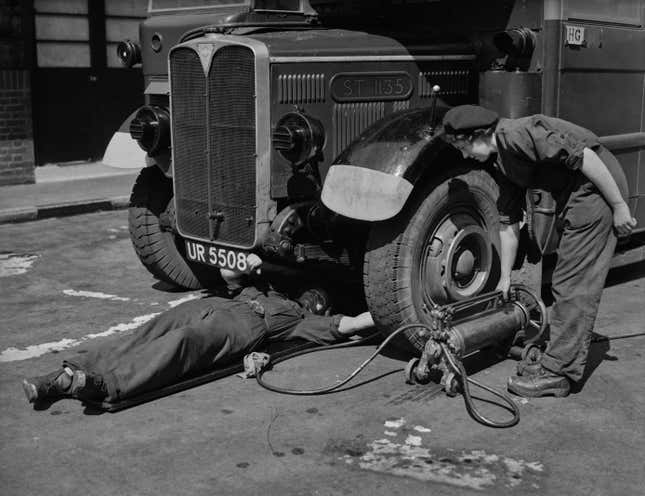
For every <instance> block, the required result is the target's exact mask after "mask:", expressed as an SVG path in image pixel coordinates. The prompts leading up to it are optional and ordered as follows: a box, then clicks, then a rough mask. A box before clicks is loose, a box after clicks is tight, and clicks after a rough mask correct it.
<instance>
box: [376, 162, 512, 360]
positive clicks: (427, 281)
mask: <svg viewBox="0 0 645 496" xmlns="http://www.w3.org/2000/svg"><path fill="white" fill-rule="evenodd" d="M497 196H498V189H497V184H496V183H495V181H494V180H493V179H492V178H491V176H490V175H489V174H488V173H486V172H485V171H483V170H469V171H464V172H462V173H456V174H455V175H453V176H452V177H448V178H444V179H443V180H440V181H438V182H436V183H434V184H431V185H429V186H428V187H426V188H425V189H422V190H420V191H418V192H417V194H416V195H415V197H413V198H411V199H410V201H409V202H408V205H406V207H405V208H404V210H403V211H402V212H401V213H400V214H399V215H397V216H396V217H394V218H393V219H389V220H387V221H385V222H380V223H377V224H375V225H374V226H373V228H372V230H371V232H370V236H369V239H368V244H367V249H366V254H365V263H364V271H363V283H364V287H365V296H366V299H367V304H368V307H369V310H370V312H371V313H372V316H373V318H374V320H375V322H376V324H377V325H378V326H379V328H380V329H381V330H382V331H383V332H384V333H385V334H391V333H392V332H394V331H395V330H396V329H397V328H398V327H399V326H400V325H403V324H408V323H413V322H421V323H426V324H427V323H431V320H430V315H429V312H430V310H431V309H432V306H433V305H441V304H445V303H448V302H451V301H456V300H461V299H464V298H469V297H471V296H475V295H477V294H479V293H481V292H484V291H487V290H490V289H492V288H494V287H495V285H496V283H497V280H498V279H499V219H498V215H497V209H496V206H495V201H496V198H497ZM396 342H397V343H398V344H399V345H400V346H402V347H404V348H406V349H407V350H408V351H416V352H418V351H421V350H422V349H423V346H424V344H425V341H424V340H423V339H421V338H420V337H419V336H418V330H414V329H411V330H408V331H405V332H404V336H403V339H399V340H398V341H396Z"/></svg>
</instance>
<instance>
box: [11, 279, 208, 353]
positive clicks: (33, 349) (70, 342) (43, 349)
mask: <svg viewBox="0 0 645 496" xmlns="http://www.w3.org/2000/svg"><path fill="white" fill-rule="evenodd" d="M63 293H64V294H66V295H68V296H81V297H87V298H99V299H106V300H115V301H129V298H123V297H121V296H116V295H111V294H107V293H101V292H94V291H76V290H74V289H66V290H64V291H63ZM202 297H203V295H202V294H201V293H189V294H187V295H186V296H183V297H181V298H179V299H177V300H171V301H169V302H168V306H169V307H170V308H174V307H176V306H178V305H181V304H182V303H185V302H187V301H191V300H196V299H199V298H202ZM161 313H162V312H155V313H149V314H146V315H140V316H138V317H134V318H133V319H132V320H131V321H130V322H126V323H123V324H117V325H115V326H112V327H110V328H109V329H108V330H106V331H103V332H98V333H90V334H86V335H85V336H81V337H80V338H74V339H70V338H65V339H61V340H60V341H51V342H48V343H41V344H36V345H32V346H27V347H26V348H24V349H19V348H16V347H13V346H12V347H9V348H7V349H6V350H4V351H2V352H1V353H0V363H1V362H15V361H19V360H28V359H30V358H36V357H39V356H41V355H44V354H46V353H50V352H52V351H63V350H66V349H68V348H73V347H75V346H78V345H80V344H82V343H84V342H86V341H89V340H91V339H96V338H103V337H107V336H111V335H112V334H117V333H121V332H126V331H130V330H133V329H136V328H137V327H139V326H140V325H143V324H145V323H146V322H148V321H150V320H152V319H153V318H155V317H156V316H157V315H159V314H161Z"/></svg>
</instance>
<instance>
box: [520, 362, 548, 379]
mask: <svg viewBox="0 0 645 496" xmlns="http://www.w3.org/2000/svg"><path fill="white" fill-rule="evenodd" d="M541 370H542V364H541V363H540V362H537V363H536V362H530V361H528V360H520V361H519V362H517V367H516V372H515V373H516V374H517V375H522V376H528V375H539V374H540V371H541Z"/></svg>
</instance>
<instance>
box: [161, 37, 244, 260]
mask: <svg viewBox="0 0 645 496" xmlns="http://www.w3.org/2000/svg"><path fill="white" fill-rule="evenodd" d="M170 71H171V74H170V77H171V82H172V110H173V141H174V149H173V161H174V162H173V167H174V180H175V194H176V196H177V198H176V202H177V214H176V215H177V223H178V226H179V228H180V230H181V232H182V233H184V234H186V235H188V236H193V237H197V238H203V239H211V240H213V241H220V242H222V243H230V244H234V245H239V246H246V247H250V246H252V245H253V243H254V241H255V202H256V200H255V183H256V179H255V163H256V151H255V143H256V141H255V134H256V133H255V98H254V94H255V60H254V54H253V51H252V50H250V49H248V48H246V47H241V46H236V45H233V46H225V47H222V48H220V49H219V50H218V51H217V52H215V54H214V56H213V60H212V63H211V67H210V72H209V75H208V78H206V77H205V76H204V71H203V69H202V65H201V62H200V59H199V56H198V55H197V54H196V53H195V52H194V51H193V50H192V49H189V48H179V49H176V50H175V51H173V53H172V54H171V60H170Z"/></svg>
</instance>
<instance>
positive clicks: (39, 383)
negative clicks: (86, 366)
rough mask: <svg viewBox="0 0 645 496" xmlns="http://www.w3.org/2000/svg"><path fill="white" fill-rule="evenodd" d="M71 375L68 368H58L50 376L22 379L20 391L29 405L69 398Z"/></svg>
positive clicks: (71, 372) (72, 373)
mask: <svg viewBox="0 0 645 496" xmlns="http://www.w3.org/2000/svg"><path fill="white" fill-rule="evenodd" d="M73 375H74V372H73V371H72V370H71V369H70V368H67V367H65V368H60V369H58V370H56V371H55V372H52V373H51V374H47V375H41V376H39V377H32V378H31V379H23V381H22V389H23V390H24V391H25V396H27V401H29V403H35V402H36V401H43V400H48V399H49V400H52V399H57V398H65V397H70V396H71V394H70V387H71V385H72V378H73Z"/></svg>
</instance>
